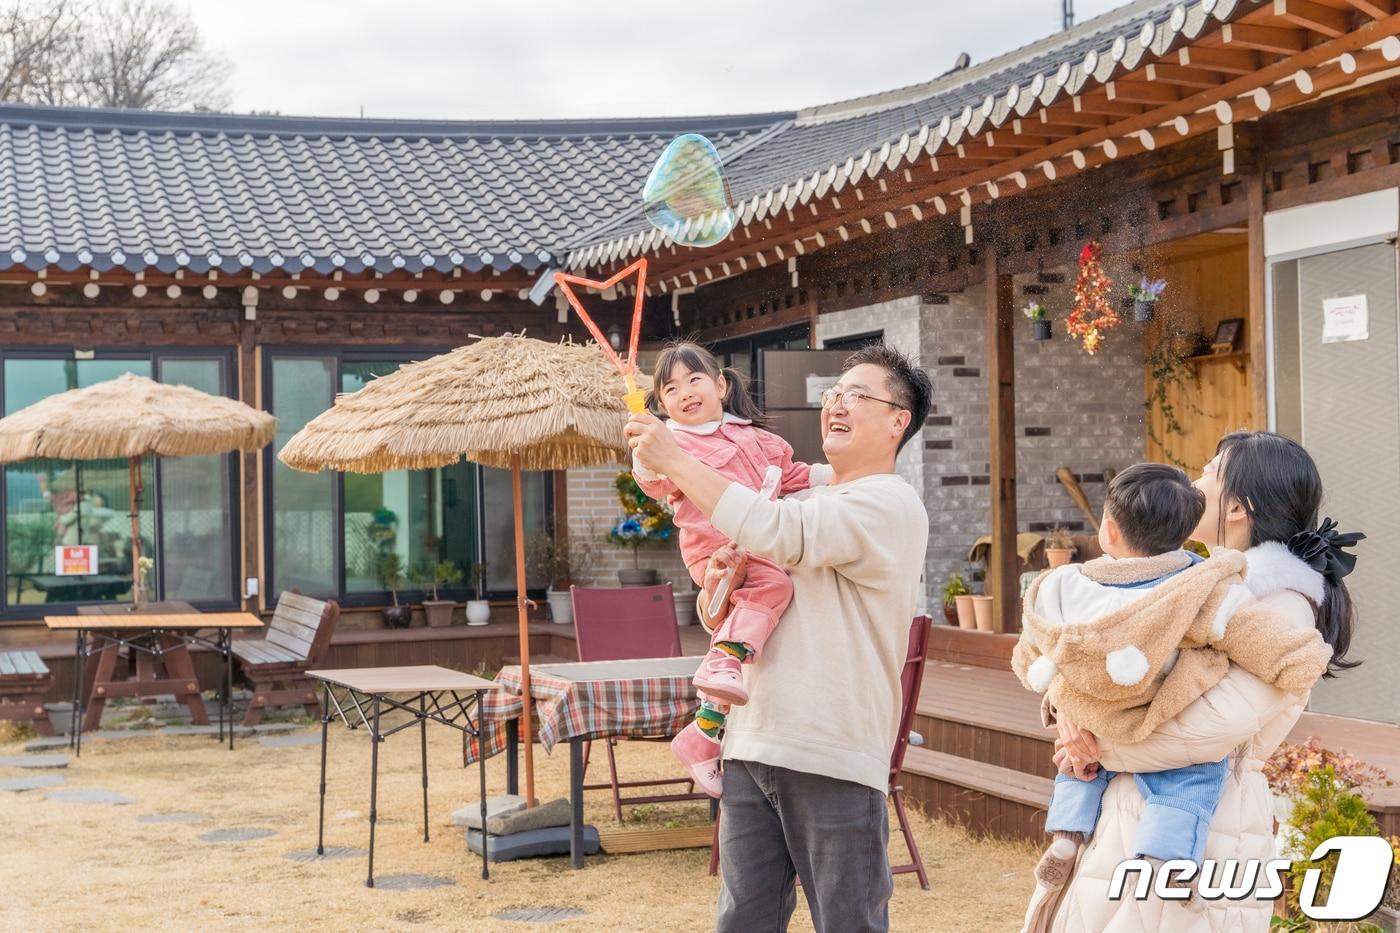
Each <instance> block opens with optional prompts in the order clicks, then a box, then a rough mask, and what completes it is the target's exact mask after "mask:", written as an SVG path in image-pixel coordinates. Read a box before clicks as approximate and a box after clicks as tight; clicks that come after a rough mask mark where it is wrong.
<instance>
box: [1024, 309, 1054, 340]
mask: <svg viewBox="0 0 1400 933" xmlns="http://www.w3.org/2000/svg"><path fill="white" fill-rule="evenodd" d="M1024 313H1025V315H1026V317H1028V318H1030V321H1031V339H1033V340H1049V339H1050V312H1049V311H1046V310H1045V305H1043V304H1041V303H1040V302H1038V301H1032V302H1031V303H1030V304H1028V305H1026V307H1025V309H1024Z"/></svg>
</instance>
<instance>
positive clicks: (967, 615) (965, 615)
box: [956, 596, 977, 632]
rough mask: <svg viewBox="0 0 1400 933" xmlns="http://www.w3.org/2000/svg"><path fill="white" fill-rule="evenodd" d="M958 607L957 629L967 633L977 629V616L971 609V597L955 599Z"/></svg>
mask: <svg viewBox="0 0 1400 933" xmlns="http://www.w3.org/2000/svg"><path fill="white" fill-rule="evenodd" d="M956 604H957V607H958V628H965V629H967V630H968V631H969V632H970V631H973V630H974V629H976V628H977V614H976V612H975V611H974V610H973V608H972V597H971V596H959V597H957V600H956Z"/></svg>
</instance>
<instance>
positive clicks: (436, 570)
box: [413, 560, 462, 628]
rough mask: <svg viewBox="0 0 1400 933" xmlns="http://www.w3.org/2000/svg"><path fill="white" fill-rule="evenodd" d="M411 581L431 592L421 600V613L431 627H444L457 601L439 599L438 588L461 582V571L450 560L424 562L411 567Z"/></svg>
mask: <svg viewBox="0 0 1400 933" xmlns="http://www.w3.org/2000/svg"><path fill="white" fill-rule="evenodd" d="M413 582H415V583H417V584H418V585H419V586H420V587H421V588H422V589H424V590H426V591H428V592H431V593H432V594H433V598H432V599H425V600H423V615H424V616H426V617H427V619H428V625H429V626H430V627H432V628H446V627H447V626H449V625H451V624H452V610H454V609H456V608H457V603H456V602H455V601H453V600H450V599H439V598H438V590H439V589H441V588H443V587H448V586H453V585H454V584H457V583H461V582H462V571H460V570H458V569H457V565H456V564H454V563H452V561H450V560H443V561H437V562H435V563H431V562H424V563H422V564H419V565H417V566H416V567H414V568H413Z"/></svg>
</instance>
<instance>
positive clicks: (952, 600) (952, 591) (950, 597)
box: [943, 571, 972, 625]
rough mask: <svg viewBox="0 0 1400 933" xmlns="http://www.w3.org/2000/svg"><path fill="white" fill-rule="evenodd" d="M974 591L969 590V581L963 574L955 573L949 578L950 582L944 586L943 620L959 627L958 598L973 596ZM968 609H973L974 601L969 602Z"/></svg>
mask: <svg viewBox="0 0 1400 933" xmlns="http://www.w3.org/2000/svg"><path fill="white" fill-rule="evenodd" d="M971 595H972V590H970V589H968V588H967V581H966V580H964V579H963V576H962V574H960V573H958V572H956V571H954V572H953V574H952V575H951V576H950V577H948V582H947V583H945V584H943V618H945V619H947V620H948V624H949V625H958V624H960V623H959V621H958V597H959V596H971ZM968 609H969V611H970V610H971V609H972V600H970V599H969V600H968Z"/></svg>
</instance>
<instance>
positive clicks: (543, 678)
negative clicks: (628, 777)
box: [464, 656, 702, 764]
mask: <svg viewBox="0 0 1400 933" xmlns="http://www.w3.org/2000/svg"><path fill="white" fill-rule="evenodd" d="M701 660H702V658H701V657H699V656H696V657H689V658H645V659H639V660H632V661H588V662H582V661H581V662H576V663H570V664H542V665H540V666H539V667H531V668H530V693H531V696H533V697H534V701H535V716H536V719H537V721H538V728H539V737H540V744H541V745H543V746H544V750H545V751H546V752H548V751H550V750H552V749H553V748H554V746H555V745H556V744H557V743H559V742H561V741H567V740H568V739H600V738H604V737H606V736H610V735H632V736H654V735H674V734H675V733H677V732H679V731H680V730H681V729H682V728H684V727H685V726H686V725H688V724H689V722H690V720H691V719H692V718H693V717H694V716H695V711H696V710H697V709H698V708H699V707H700V700H699V698H698V697H697V696H696V694H695V685H694V684H692V683H691V682H690V681H691V679H692V678H693V677H694V676H695V671H696V670H697V669H699V667H700V661H701ZM496 682H497V683H499V684H500V685H501V688H502V689H500V690H493V691H491V692H490V693H488V694H486V695H485V696H484V697H483V698H482V705H481V711H480V715H481V723H480V725H481V738H480V739H476V738H472V739H470V740H469V741H468V742H467V745H466V748H465V751H464V754H465V759H466V760H465V763H468V764H469V763H471V762H473V761H476V759H477V757H478V756H479V755H480V754H481V747H482V743H484V746H485V749H486V755H487V757H490V756H491V755H495V754H497V753H499V752H502V751H504V750H505V746H506V730H505V725H506V723H507V722H508V721H509V720H512V719H519V718H520V713H521V709H522V707H523V703H522V702H521V694H520V690H521V687H520V668H519V666H517V665H512V666H510V667H507V668H503V669H502V670H501V672H500V674H498V675H497V676H496ZM521 740H522V741H524V740H525V736H521Z"/></svg>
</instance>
